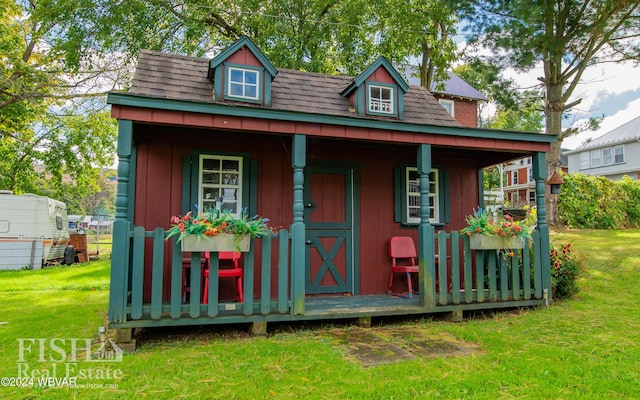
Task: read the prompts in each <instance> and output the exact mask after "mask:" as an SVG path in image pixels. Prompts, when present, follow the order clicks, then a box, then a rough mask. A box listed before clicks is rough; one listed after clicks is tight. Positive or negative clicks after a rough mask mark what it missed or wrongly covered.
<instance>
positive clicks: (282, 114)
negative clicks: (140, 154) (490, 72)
mask: <svg viewBox="0 0 640 400" xmlns="http://www.w3.org/2000/svg"><path fill="white" fill-rule="evenodd" d="M107 103H108V104H112V105H117V106H126V107H138V108H145V109H152V110H166V111H178V112H186V113H198V114H211V115H219V116H228V117H241V118H254V119H263V120H274V121H282V122H285V121H286V122H294V123H304V124H326V125H337V126H343V127H349V128H366V129H375V130H385V131H393V132H409V133H418V134H431V135H444V136H458V137H464V138H477V139H491V140H506V141H514V142H528V143H538V144H547V145H549V144H551V143H555V142H556V141H557V140H556V136H555V135H550V134H541V133H527V132H517V131H505V130H495V129H483V128H469V127H462V126H439V125H427V124H415V123H407V122H403V121H394V120H384V119H372V118H359V117H345V116H334V115H326V114H312V113H302V112H295V111H286V110H275V109H271V108H258V107H251V106H245V105H227V104H221V103H199V102H190V101H182V100H173V99H161V98H150V97H141V96H136V95H132V94H127V93H109V95H108V97H107ZM122 119H125V118H122Z"/></svg>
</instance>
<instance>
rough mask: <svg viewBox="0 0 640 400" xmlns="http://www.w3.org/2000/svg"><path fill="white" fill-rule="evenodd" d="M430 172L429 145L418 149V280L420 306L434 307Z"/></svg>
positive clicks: (423, 145) (433, 251)
mask: <svg viewBox="0 0 640 400" xmlns="http://www.w3.org/2000/svg"><path fill="white" fill-rule="evenodd" d="M430 172H431V145H428V144H422V145H420V147H419V148H418V175H419V176H420V226H419V227H418V271H419V272H418V279H419V282H418V284H419V287H420V305H421V306H423V307H425V308H434V307H435V306H436V290H435V287H436V282H435V256H434V254H435V249H434V240H435V238H434V232H433V226H432V225H431V223H430V222H429V173H430Z"/></svg>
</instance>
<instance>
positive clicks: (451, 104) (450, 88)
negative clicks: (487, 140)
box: [405, 67, 489, 128]
mask: <svg viewBox="0 0 640 400" xmlns="http://www.w3.org/2000/svg"><path fill="white" fill-rule="evenodd" d="M447 74H448V79H447V80H446V81H444V90H439V89H437V84H436V83H435V82H432V83H431V93H432V94H433V97H435V98H436V99H437V100H438V102H439V103H440V105H442V106H443V107H444V108H445V110H447V112H448V113H449V114H451V115H452V116H453V117H454V118H455V119H456V121H458V122H459V123H460V125H462V126H468V127H472V128H477V127H478V102H479V101H489V99H488V98H487V97H486V96H485V95H483V94H482V93H480V92H479V91H477V90H476V89H475V88H474V87H473V86H471V85H469V84H468V83H467V82H465V81H464V80H463V79H462V78H460V77H459V76H458V75H456V74H454V73H453V72H451V71H447ZM405 76H406V77H408V82H409V85H413V86H420V78H418V77H416V67H413V68H411V67H409V68H408V69H407V70H406V72H405Z"/></svg>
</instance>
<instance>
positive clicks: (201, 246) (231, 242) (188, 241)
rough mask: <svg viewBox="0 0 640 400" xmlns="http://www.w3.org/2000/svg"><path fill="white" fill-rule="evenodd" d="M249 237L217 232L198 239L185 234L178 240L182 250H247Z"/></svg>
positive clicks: (195, 236)
mask: <svg viewBox="0 0 640 400" xmlns="http://www.w3.org/2000/svg"><path fill="white" fill-rule="evenodd" d="M250 240H251V238H250V237H249V235H245V236H235V235H230V234H228V233H219V234H217V235H215V236H204V237H200V240H198V236H197V235H187V236H185V237H184V238H182V240H181V241H180V244H181V245H182V251H242V252H247V251H249V245H250Z"/></svg>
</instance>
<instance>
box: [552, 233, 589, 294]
mask: <svg viewBox="0 0 640 400" xmlns="http://www.w3.org/2000/svg"><path fill="white" fill-rule="evenodd" d="M584 273H585V267H584V266H583V264H582V261H581V260H580V258H579V257H578V254H576V253H575V252H574V251H573V250H572V249H571V243H567V244H565V245H564V246H562V247H557V246H554V247H553V248H552V249H551V290H552V294H553V298H554V299H556V300H563V299H568V298H571V297H573V296H575V295H576V294H578V292H579V291H580V286H578V279H580V277H581V276H582V275H583V274H584Z"/></svg>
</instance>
